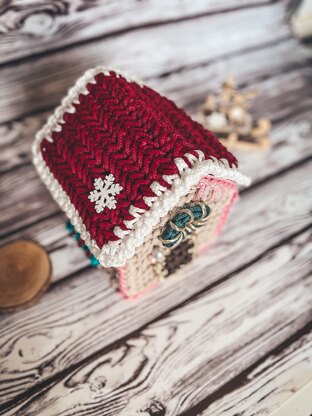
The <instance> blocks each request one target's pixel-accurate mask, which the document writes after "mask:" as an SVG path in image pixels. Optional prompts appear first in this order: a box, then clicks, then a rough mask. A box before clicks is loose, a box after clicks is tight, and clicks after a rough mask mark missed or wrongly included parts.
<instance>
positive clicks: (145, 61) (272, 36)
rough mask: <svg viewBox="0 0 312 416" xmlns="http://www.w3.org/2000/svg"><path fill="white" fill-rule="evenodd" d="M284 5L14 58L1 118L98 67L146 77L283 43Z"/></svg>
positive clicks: (41, 104)
mask: <svg viewBox="0 0 312 416" xmlns="http://www.w3.org/2000/svg"><path fill="white" fill-rule="evenodd" d="M284 9H285V6H284V4H283V3H274V4H272V5H268V6H261V7H256V8H250V9H242V10H237V11H233V12H231V13H222V14H217V15H211V16H210V15H208V16H203V17H200V18H197V19H194V20H193V19H192V20H186V21H181V22H175V23H170V24H168V25H165V26H162V27H161V30H160V28H158V27H150V28H144V29H139V30H136V31H133V32H130V33H127V35H126V36H112V37H109V38H107V39H106V40H105V42H102V41H101V40H96V41H94V42H92V43H88V44H85V45H84V44H81V45H79V46H73V47H72V48H70V49H69V50H67V51H66V53H65V52H64V51H56V52H52V53H50V54H48V55H46V56H45V55H44V56H39V57H33V58H32V59H29V60H25V61H24V62H23V63H19V64H15V63H14V62H13V63H11V64H10V63H9V64H7V65H5V66H3V67H2V68H0V91H1V95H0V122H3V121H8V120H12V119H14V118H17V117H21V116H22V115H25V114H29V113H31V112H32V111H38V110H42V109H47V108H50V107H51V106H53V105H55V104H57V103H59V101H60V99H61V97H62V96H63V95H64V94H65V93H66V91H67V89H68V88H69V87H70V86H71V85H72V84H73V83H74V82H75V80H76V79H77V77H79V76H80V75H81V74H82V73H83V72H84V71H85V70H86V69H87V68H90V67H92V66H96V65H107V66H109V67H113V68H118V69H122V70H125V71H127V72H129V73H130V74H134V75H135V76H136V77H137V78H141V79H144V80H146V79H153V78H157V77H159V76H164V75H165V74H168V73H171V72H174V71H177V70H179V71H181V70H182V69H183V68H186V67H188V66H191V67H195V66H198V65H202V64H205V63H206V64H207V63H209V62H211V61H214V60H216V59H219V58H221V57H223V56H227V55H235V54H239V53H242V52H243V51H245V50H248V49H253V48H254V49H255V48H257V47H261V46H263V45H266V44H267V43H269V42H278V41H280V40H283V39H285V38H286V37H290V32H289V27H288V25H287V22H286V20H285V15H284ZM172 39H174V41H172ZM203 45H205V47H203Z"/></svg>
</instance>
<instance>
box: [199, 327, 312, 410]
mask: <svg viewBox="0 0 312 416" xmlns="http://www.w3.org/2000/svg"><path fill="white" fill-rule="evenodd" d="M311 380H312V332H310V333H308V334H307V335H304V336H303V337H302V338H300V339H299V340H298V341H296V342H294V343H292V344H291V345H290V346H288V347H287V348H284V349H282V351H278V352H277V353H275V354H271V355H269V356H268V357H267V358H266V359H265V360H264V361H263V362H261V363H259V365H258V366H257V367H256V368H254V369H253V370H252V371H250V372H249V373H248V374H246V376H245V378H244V379H243V380H242V382H241V386H239V387H238V388H236V389H234V390H233V391H232V392H231V393H229V394H227V395H225V396H224V397H222V398H221V399H219V400H216V401H215V402H214V403H211V404H210V405H209V407H207V409H206V410H204V411H202V412H201V413H200V415H201V416H233V414H239V415H240V416H256V415H263V416H269V415H270V414H271V413H272V412H273V411H274V410H276V409H278V408H279V407H280V406H281V405H282V404H284V403H285V402H286V401H287V400H289V399H290V398H291V397H292V396H293V395H294V394H296V392H298V391H299V390H300V389H302V388H303V387H304V386H305V385H306V384H308V383H309V382H310V381H311Z"/></svg>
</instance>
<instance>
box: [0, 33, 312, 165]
mask: <svg viewBox="0 0 312 416" xmlns="http://www.w3.org/2000/svg"><path fill="white" fill-rule="evenodd" d="M309 59H312V51H310V50H309V49H305V48H302V47H298V43H297V41H295V40H294V39H287V40H285V41H282V42H278V43H277V44H273V45H269V46H266V47H264V48H260V49H257V50H255V51H254V50H252V51H249V52H246V53H244V54H242V55H238V56H229V57H227V58H225V59H221V60H218V61H216V62H212V63H211V64H209V65H205V66H203V67H202V66H201V67H200V68H194V69H192V68H191V69H190V68H188V69H185V70H184V71H182V73H181V72H179V73H178V74H177V73H173V74H172V75H168V76H167V77H164V78H160V79H159V78H158V79H155V80H152V82H151V84H152V86H153V87H154V88H156V89H157V90H160V91H162V92H163V94H165V95H168V96H169V97H170V98H171V99H173V100H174V101H176V102H177V103H178V104H179V105H181V106H183V107H184V108H187V109H188V110H189V111H190V112H191V113H192V114H195V112H196V109H197V107H198V106H199V105H200V104H201V103H202V102H203V101H204V100H205V96H206V94H207V92H208V91H209V90H211V91H212V90H214V89H215V88H218V87H219V86H220V85H221V83H222V82H223V81H224V79H225V78H226V77H227V75H228V73H229V70H230V71H231V72H232V73H234V74H235V75H236V79H237V83H238V84H243V85H244V86H245V89H250V88H251V89H254V88H257V89H258V90H259V96H258V97H257V98H256V101H255V108H253V111H254V113H255V115H257V114H258V115H261V116H262V115H263V112H264V111H265V113H266V115H267V116H269V118H270V119H271V120H272V121H276V120H279V119H280V118H283V117H285V118H286V117H292V116H293V113H294V103H296V108H295V111H296V113H299V114H301V113H302V112H304V111H305V110H306V109H309V108H310V107H311V106H312V99H311V95H312V79H311V78H312V76H311V71H310V68H309ZM258 62H261V66H259V63H258ZM303 66H304V68H302V67H303ZM289 72H290V74H289ZM203 86H204V87H205V88H203ZM272 86H273V88H272ZM273 94H274V99H272V95H273ZM287 97H289V98H288V99H287V100H286V98H287ZM290 100H291V101H290ZM280 102H283V103H284V104H283V106H281V105H280V104H279V103H280ZM298 104H299V106H298ZM297 106H298V107H299V108H297ZM264 109H265V110H264ZM51 112H52V111H51ZM51 112H47V111H46V112H42V113H38V114H35V115H31V116H26V117H24V118H22V119H20V120H14V121H12V122H8V123H3V124H1V125H0V135H1V141H0V150H1V152H0V172H4V171H5V170H8V169H12V168H13V167H15V166H18V165H20V164H24V163H26V162H28V161H29V160H30V157H29V155H30V150H31V144H32V142H33V140H34V136H35V134H36V132H37V131H38V130H39V128H40V127H41V126H42V125H43V124H44V123H45V121H46V119H47V118H48V116H49V115H50V114H51ZM307 119H309V117H307ZM289 124H290V123H289ZM292 129H293V128H292ZM12 146H14V147H15V152H14V153H13V154H12V150H11V149H12Z"/></svg>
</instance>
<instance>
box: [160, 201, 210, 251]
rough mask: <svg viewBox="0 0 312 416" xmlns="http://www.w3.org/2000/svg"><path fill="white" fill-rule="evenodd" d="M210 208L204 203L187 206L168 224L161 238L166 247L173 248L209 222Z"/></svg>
mask: <svg viewBox="0 0 312 416" xmlns="http://www.w3.org/2000/svg"><path fill="white" fill-rule="evenodd" d="M209 214H210V208H209V206H208V205H207V204H205V203H204V202H199V203H197V204H186V205H184V207H182V208H180V209H179V210H178V212H177V213H176V214H175V215H174V216H173V218H172V219H171V220H170V221H168V222H167V224H166V226H165V228H164V230H163V232H162V233H161V236H160V241H161V242H162V244H163V246H164V247H168V248H172V247H174V246H177V245H178V244H179V243H180V242H181V241H183V240H184V239H185V238H186V237H188V236H189V235H190V234H191V233H192V232H193V231H194V230H195V229H196V228H198V227H201V226H202V225H204V223H205V222H206V221H207V219H208V217H209Z"/></svg>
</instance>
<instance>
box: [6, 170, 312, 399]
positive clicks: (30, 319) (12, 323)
mask: <svg viewBox="0 0 312 416" xmlns="http://www.w3.org/2000/svg"><path fill="white" fill-rule="evenodd" d="M311 167H312V163H308V164H307V163H306V164H304V165H303V166H301V167H300V168H298V169H295V170H293V171H290V172H287V173H284V174H282V175H280V176H278V177H276V178H275V179H274V180H272V181H269V182H268V183H263V184H261V185H259V186H258V187H256V188H255V189H251V190H250V191H248V192H246V193H245V194H244V195H243V196H242V199H241V201H240V203H239V204H238V205H237V206H236V208H235V210H234V212H233V215H232V216H231V218H230V221H229V223H228V226H227V229H226V231H225V233H224V234H223V235H222V237H221V239H220V240H219V243H218V244H217V245H216V246H215V247H214V248H213V249H211V250H210V251H209V254H208V253H207V255H203V256H201V257H200V258H199V259H198V260H197V261H196V262H195V263H194V264H193V265H192V266H191V268H190V269H186V270H185V271H184V273H182V274H181V277H180V278H179V279H172V280H170V279H169V280H168V281H166V282H164V283H163V285H162V286H161V287H160V288H159V289H157V290H155V291H152V292H150V293H148V294H147V295H146V296H144V297H143V298H142V299H140V300H138V301H136V302H135V303H132V302H121V301H120V298H119V295H117V294H116V293H115V292H114V290H113V289H112V288H111V287H110V285H109V283H108V281H107V276H106V275H105V273H104V272H102V271H99V270H98V271H97V270H93V271H91V270H90V269H89V270H88V271H87V272H81V273H78V274H77V275H75V276H72V278H70V279H65V280H63V281H61V282H60V283H58V284H57V285H55V286H53V287H52V288H51V290H50V291H49V292H48V293H47V294H45V295H44V296H43V298H42V300H41V302H40V303H38V304H37V305H35V306H34V307H33V308H32V309H29V310H26V311H23V312H17V313H15V314H13V315H7V316H3V318H2V323H1V328H2V329H1V330H0V339H1V344H0V345H1V346H0V362H1V373H2V379H3V380H4V382H3V383H2V389H0V390H1V392H0V400H1V402H2V403H3V402H5V401H7V400H9V399H13V398H14V397H15V396H16V395H18V394H19V393H22V392H23V391H25V390H26V389H28V388H30V387H32V386H34V385H37V384H39V383H41V382H43V381H45V380H47V379H48V378H49V377H51V376H53V375H55V374H57V373H58V372H60V371H62V370H64V369H66V368H68V367H70V366H72V365H75V364H77V362H79V361H81V360H83V359H86V358H87V357H88V356H89V355H90V354H95V353H96V352H97V351H98V350H99V349H100V348H104V347H106V346H107V345H109V344H111V343H113V342H115V341H117V340H118V339H119V338H121V337H123V336H125V335H127V333H128V332H129V331H133V330H137V329H138V328H140V327H141V326H142V325H145V324H146V323H148V322H149V321H151V320H152V319H155V318H156V317H157V316H159V315H160V314H161V313H162V312H165V311H166V310H168V309H170V308H172V307H175V305H176V304H177V302H178V303H180V302H183V301H184V300H186V299H188V298H190V297H191V296H192V295H194V294H195V293H198V292H199V291H201V290H203V289H204V288H207V286H209V285H212V284H214V283H216V282H217V281H220V280H222V279H224V278H225V277H226V276H227V275H229V274H230V273H235V271H236V270H238V269H239V268H242V267H244V265H246V264H248V263H250V262H254V261H255V260H256V259H257V258H258V257H259V256H260V255H263V253H265V252H266V251H268V250H270V249H271V248H272V247H274V246H275V245H276V244H279V242H280V241H282V240H285V239H287V238H289V237H290V236H291V235H292V234H294V233H297V232H298V230H302V229H303V228H305V227H307V226H308V225H309V224H310V212H309V211H310V205H311V204H310V200H311V198H312V195H311V186H310V180H309V177H308V175H307V172H308V169H311ZM251 212H252V218H253V220H252V221H250V220H248V219H249V218H251V214H250V213H251ZM251 242H252V244H251ZM66 253H68V254H69V253H70V250H67V251H66ZM63 254H65V253H63ZM260 270H261V267H260ZM190 273H191V274H192V281H193V282H196V284H192V285H190V284H189V279H190ZM142 311H144V314H142ZM19 372H21V373H22V374H23V376H22V377H19V376H17V374H18V373H19Z"/></svg>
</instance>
